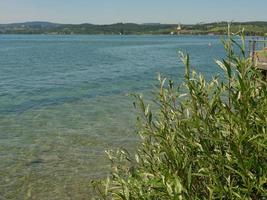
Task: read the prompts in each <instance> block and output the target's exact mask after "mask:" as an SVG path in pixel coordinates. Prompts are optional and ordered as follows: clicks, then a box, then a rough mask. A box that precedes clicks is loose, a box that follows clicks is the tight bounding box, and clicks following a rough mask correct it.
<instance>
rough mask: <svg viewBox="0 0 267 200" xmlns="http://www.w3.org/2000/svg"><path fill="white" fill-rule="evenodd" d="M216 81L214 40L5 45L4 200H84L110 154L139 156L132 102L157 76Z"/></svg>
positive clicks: (0, 140) (1, 60)
mask: <svg viewBox="0 0 267 200" xmlns="http://www.w3.org/2000/svg"><path fill="white" fill-rule="evenodd" d="M179 50H182V51H185V52H188V53H190V55H191V60H192V65H193V67H194V68H195V69H196V70H198V71H201V72H203V73H204V74H206V75H207V76H208V77H211V76H212V75H216V74H218V68H217V67H216V66H215V65H214V60H213V59H214V58H219V57H221V56H222V55H223V49H222V46H221V44H220V41H219V38H218V37H214V36H213V37H208V36H47V35H37V36H36V35H0V199H86V198H89V197H90V195H91V193H90V190H89V186H90V180H92V179H94V178H99V177H103V176H106V174H107V171H108V161H107V160H106V157H105V153H104V150H106V149H115V148H118V147H125V148H127V149H128V150H129V151H134V149H135V147H136V144H137V142H138V138H137V136H136V131H135V111H134V109H133V106H132V101H133V99H132V98H131V97H129V96H127V94H129V93H133V92H138V93H144V94H145V95H148V96H149V95H150V91H152V89H153V88H154V85H155V84H157V81H156V76H157V73H159V72H160V73H161V74H163V75H166V76H167V77H172V78H174V79H176V80H178V81H181V80H182V78H183V72H184V67H183V65H182V63H181V62H180V60H179V58H178V51H179Z"/></svg>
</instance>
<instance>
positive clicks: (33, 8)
mask: <svg viewBox="0 0 267 200" xmlns="http://www.w3.org/2000/svg"><path fill="white" fill-rule="evenodd" d="M266 7H267V1H266V0H255V1H253V2H252V1H250V0H236V1H230V0H224V1H221V0H220V1H219V0H214V1H210V0H202V1H201V2H195V0H188V1H186V2H184V1H177V0H166V1H164V2H162V1H152V0H146V1H145V2H144V1H141V0H136V1H134V2H133V1H129V0H116V1H110V0H98V1H94V0H92V1H90V2H88V1H85V0H76V1H73V0H65V1H64V3H63V2H62V1H55V0H46V1H42V0H12V1H8V0H3V1H1V2H0V23H1V24H8V23H21V22H29V21H45V22H53V23H60V24H81V23H90V24H114V23H120V22H122V23H137V24H142V23H161V24H177V23H182V24H197V23H202V22H205V23H210V22H217V21H237V22H247V21H267V14H266V11H265V10H266Z"/></svg>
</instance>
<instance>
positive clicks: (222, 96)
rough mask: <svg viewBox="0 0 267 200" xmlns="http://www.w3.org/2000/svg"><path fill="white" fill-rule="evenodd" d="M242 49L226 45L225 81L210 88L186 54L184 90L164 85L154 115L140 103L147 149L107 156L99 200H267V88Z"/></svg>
mask: <svg viewBox="0 0 267 200" xmlns="http://www.w3.org/2000/svg"><path fill="white" fill-rule="evenodd" d="M241 41H242V42H241V44H240V43H239V42H236V41H235V40H234V39H233V38H232V37H231V36H229V38H228V39H226V40H225V41H223V45H224V47H225V52H226V54H227V56H226V59H222V60H221V61H216V63H217V65H218V66H219V67H220V68H222V69H223V70H224V75H225V76H224V78H220V79H219V78H218V77H215V78H213V79H212V80H209V81H208V80H206V79H205V77H204V76H203V75H201V74H199V73H197V72H195V71H192V70H191V69H190V59H189V55H184V54H182V60H183V62H184V65H185V76H184V83H183V84H177V83H176V82H175V81H173V80H169V81H166V79H163V78H161V77H159V82H160V87H159V90H158V93H157V95H156V97H155V101H156V103H157V105H158V110H157V111H156V112H152V111H151V110H150V107H149V105H145V103H144V101H143V99H142V98H141V96H139V95H136V99H137V102H136V105H139V106H138V108H140V110H141V114H140V116H139V118H138V119H139V122H140V129H139V135H140V137H141V141H142V143H141V144H140V146H139V147H138V151H137V153H136V154H135V155H134V156H130V155H129V154H128V153H127V152H126V151H125V150H118V151H109V152H108V156H109V159H110V161H111V164H112V173H111V174H110V176H109V177H108V178H107V179H106V180H105V181H101V182H100V183H99V182H98V183H94V186H95V189H96V191H97V192H98V195H99V198H101V199H118V200H119V199H125V200H128V199H138V200H142V199H144V200H145V199H146V200H148V199H178V200H180V199H242V200H244V199H267V132H266V126H267V86H266V82H264V81H262V80H263V77H262V74H261V73H260V72H259V71H258V70H257V69H255V68H254V66H253V63H252V62H251V60H250V59H249V58H247V57H246V53H245V52H246V51H245V38H244V36H243V35H241ZM234 49H238V50H237V51H234Z"/></svg>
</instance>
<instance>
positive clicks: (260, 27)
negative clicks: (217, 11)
mask: <svg viewBox="0 0 267 200" xmlns="http://www.w3.org/2000/svg"><path fill="white" fill-rule="evenodd" d="M227 26H228V23H227V22H216V23H199V24H194V25H190V24H184V25H183V24H160V23H147V24H135V23H117V24H110V25H94V24H88V23H84V24H58V23H50V22H25V23H12V24H0V34H48V35H72V34H73V35H179V34H184V35H226V34H227V31H228V27H227ZM241 27H242V28H244V29H245V32H244V34H245V35H250V36H264V35H266V33H267V22H261V21H255V22H233V23H231V29H232V31H233V32H238V31H239V30H240V29H241Z"/></svg>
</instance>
